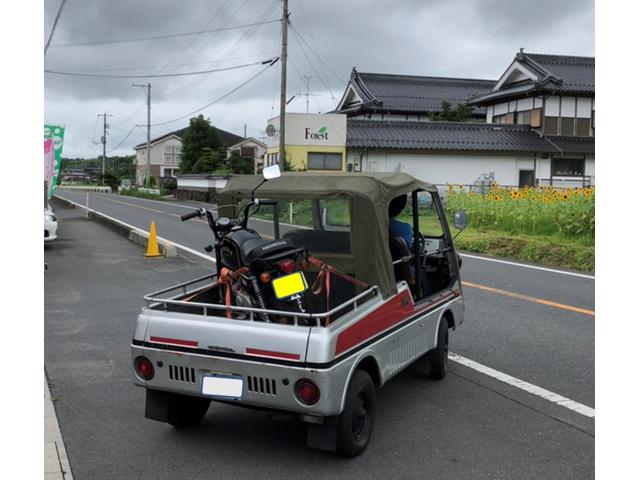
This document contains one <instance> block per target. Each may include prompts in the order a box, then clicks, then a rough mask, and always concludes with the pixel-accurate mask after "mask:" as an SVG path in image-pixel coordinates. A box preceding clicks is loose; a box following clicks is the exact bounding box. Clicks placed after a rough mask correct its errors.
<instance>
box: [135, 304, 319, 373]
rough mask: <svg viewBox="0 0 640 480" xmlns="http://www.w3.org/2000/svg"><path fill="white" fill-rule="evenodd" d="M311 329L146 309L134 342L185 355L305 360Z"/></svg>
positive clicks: (138, 322)
mask: <svg viewBox="0 0 640 480" xmlns="http://www.w3.org/2000/svg"><path fill="white" fill-rule="evenodd" d="M310 330H311V329H310V327H306V326H294V325H282V324H278V323H267V322H261V321H248V320H237V319H228V318H226V317H219V316H205V315H194V314H187V313H177V312H163V311H158V310H149V309H145V310H143V312H142V313H141V314H140V315H139V317H138V320H137V325H136V329H135V333H134V340H137V341H139V342H144V343H145V344H146V345H149V346H157V347H160V348H166V349H170V350H174V351H182V352H185V353H189V352H193V353H201V354H202V353H204V354H209V355H211V354H214V355H216V354H219V355H221V356H231V357H239V356H242V357H243V358H244V357H246V359H247V360H251V359H253V360H260V359H270V360H280V361H288V362H304V361H306V351H307V342H308V341H309V333H310Z"/></svg>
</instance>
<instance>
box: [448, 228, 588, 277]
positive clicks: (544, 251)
mask: <svg viewBox="0 0 640 480" xmlns="http://www.w3.org/2000/svg"><path fill="white" fill-rule="evenodd" d="M454 234H455V233H454ZM455 245H456V248H457V249H459V250H465V251H467V252H475V253H483V254H486V255H491V256H495V257H510V258H515V259H519V260H524V261H526V262H534V263H540V264H543V265H548V266H553V267H560V268H570V269H574V270H584V271H588V272H593V271H594V270H595V257H596V256H595V246H594V245H593V244H585V243H584V242H580V241H572V240H566V239H562V238H555V237H546V236H532V235H515V234H510V233H505V232H497V231H490V230H477V229H472V228H467V229H466V230H465V231H463V232H462V233H461V234H460V235H459V236H458V237H457V238H456V239H455Z"/></svg>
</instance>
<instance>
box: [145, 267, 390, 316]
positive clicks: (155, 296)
mask: <svg viewBox="0 0 640 480" xmlns="http://www.w3.org/2000/svg"><path fill="white" fill-rule="evenodd" d="M216 278H217V275H216V274H209V275H205V276H203V277H198V278H196V279H193V280H189V281H187V282H183V283H179V284H177V285H173V286H171V287H168V288H164V289H162V290H158V291H157V292H153V293H149V294H147V295H145V296H144V297H143V298H144V301H145V305H146V306H147V308H151V309H153V308H158V307H162V309H163V310H164V311H168V310H169V305H175V306H180V307H183V308H189V309H192V310H193V311H194V313H199V314H201V315H204V316H208V315H209V312H210V311H214V312H215V311H220V312H223V315H224V314H226V313H227V312H229V311H231V312H239V313H245V314H248V315H249V318H247V319H244V320H248V321H255V316H256V315H265V314H266V315H279V316H283V317H288V318H291V319H292V321H293V325H300V322H299V319H304V320H305V321H306V323H305V324H304V326H307V327H308V326H316V327H322V326H323V324H327V323H328V322H324V320H328V319H330V317H332V316H334V315H336V314H337V313H339V312H340V311H342V310H344V309H345V308H347V307H350V306H351V307H353V310H354V311H355V310H358V308H360V307H361V306H362V305H361V304H360V305H359V304H358V302H359V301H360V300H362V299H364V298H365V297H369V298H368V299H367V300H369V299H371V298H374V297H376V296H377V295H378V294H379V293H380V292H379V288H378V287H377V286H375V285H374V286H372V287H369V288H368V289H366V290H365V291H363V292H361V293H359V294H357V295H356V296H354V297H352V298H350V299H349V300H347V301H345V302H343V303H341V304H340V305H338V306H336V307H333V308H332V309H331V310H328V311H326V312H321V313H300V312H288V311H284V310H270V309H264V308H255V307H239V306H235V305H231V306H227V305H222V304H218V303H200V302H189V301H184V300H179V298H180V297H184V296H187V295H193V294H197V293H199V292H201V291H203V290H205V289H207V288H210V287H211V284H212V283H215V280H216ZM205 281H209V283H208V284H206V285H202V286H200V287H197V288H193V289H189V288H188V287H190V286H193V285H196V284H198V283H201V282H205ZM166 294H169V296H167V297H162V295H166ZM236 320H243V319H236ZM260 321H262V320H260Z"/></svg>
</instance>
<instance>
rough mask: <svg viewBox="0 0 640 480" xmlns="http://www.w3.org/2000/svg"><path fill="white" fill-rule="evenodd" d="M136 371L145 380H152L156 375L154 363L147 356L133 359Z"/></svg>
mask: <svg viewBox="0 0 640 480" xmlns="http://www.w3.org/2000/svg"><path fill="white" fill-rule="evenodd" d="M133 366H134V368H135V369H136V373H137V374H138V375H139V376H140V378H142V379H144V380H151V379H152V378H153V375H154V373H155V372H154V370H153V364H152V363H151V362H150V361H149V360H148V359H147V358H145V357H136V359H135V360H134V361H133Z"/></svg>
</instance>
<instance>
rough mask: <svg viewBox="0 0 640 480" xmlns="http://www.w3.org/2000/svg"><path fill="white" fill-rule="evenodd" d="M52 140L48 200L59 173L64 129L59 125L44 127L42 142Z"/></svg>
mask: <svg viewBox="0 0 640 480" xmlns="http://www.w3.org/2000/svg"><path fill="white" fill-rule="evenodd" d="M48 139H51V140H53V156H54V159H55V162H54V166H53V177H52V178H51V182H50V184H49V198H51V195H53V192H54V190H55V188H56V185H57V184H58V174H59V173H60V164H61V163H62V144H63V142H64V127H61V126H60V125H45V126H44V140H45V141H46V140H48Z"/></svg>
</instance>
